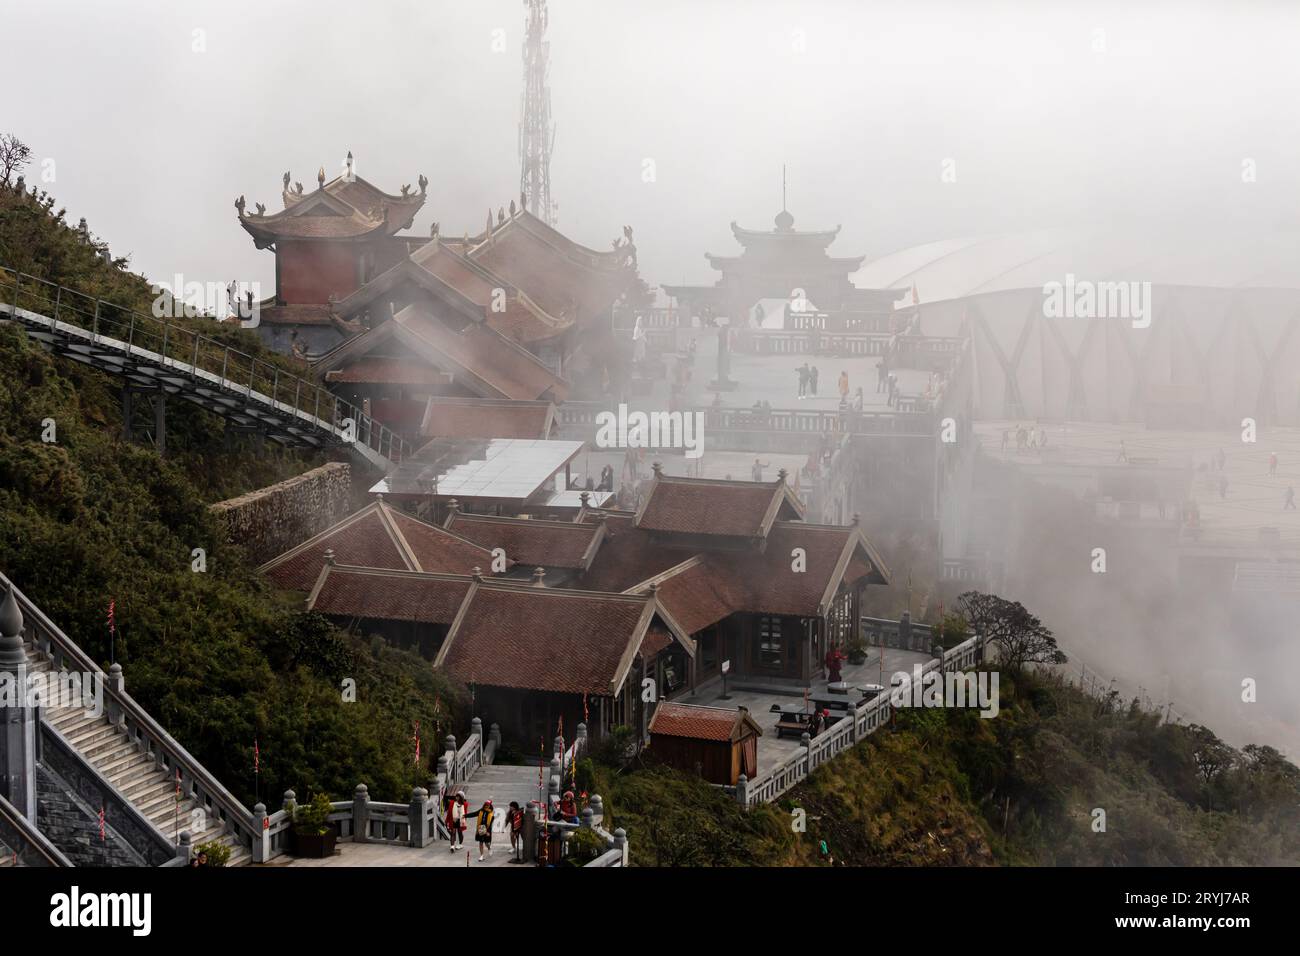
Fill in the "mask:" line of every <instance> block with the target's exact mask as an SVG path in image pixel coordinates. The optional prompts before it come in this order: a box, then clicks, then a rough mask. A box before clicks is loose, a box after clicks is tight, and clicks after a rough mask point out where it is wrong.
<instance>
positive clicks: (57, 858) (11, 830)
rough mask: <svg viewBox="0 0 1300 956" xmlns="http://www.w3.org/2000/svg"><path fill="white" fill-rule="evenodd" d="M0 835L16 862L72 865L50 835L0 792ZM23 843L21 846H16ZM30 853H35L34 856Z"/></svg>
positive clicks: (38, 864)
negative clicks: (38, 827)
mask: <svg viewBox="0 0 1300 956" xmlns="http://www.w3.org/2000/svg"><path fill="white" fill-rule="evenodd" d="M0 837H4V838H5V841H6V843H5V845H6V846H8V848H9V850H10V851H11V852H12V853H13V855H14V859H15V862H17V861H18V860H22V861H23V862H24V863H28V862H30V863H33V864H35V865H37V866H72V861H71V860H69V859H68V858H67V857H66V856H64V855H63V851H62V850H60V849H59V848H58V847H57V846H55V845H54V844H53V843H51V842H50V840H49V837H47V836H46V835H45V834H44V833H42V832H41V831H40V830H38V829H37V828H36V827H35V826H33V824H32V822H31V821H30V820H28V819H27V818H26V817H25V816H23V815H22V814H21V813H19V812H18V808H17V807H15V806H14V805H13V804H12V803H10V802H9V801H8V800H6V799H5V798H4V795H3V794H0ZM15 843H21V844H22V845H21V846H14V845H13V844H15ZM29 854H35V858H32V857H31V856H30V855H29Z"/></svg>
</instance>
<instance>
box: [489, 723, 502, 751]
mask: <svg viewBox="0 0 1300 956" xmlns="http://www.w3.org/2000/svg"><path fill="white" fill-rule="evenodd" d="M488 740H490V741H492V743H494V744H496V749H497V750H500V749H501V725H500V724H493V725H492V726H491V727H489V728H488Z"/></svg>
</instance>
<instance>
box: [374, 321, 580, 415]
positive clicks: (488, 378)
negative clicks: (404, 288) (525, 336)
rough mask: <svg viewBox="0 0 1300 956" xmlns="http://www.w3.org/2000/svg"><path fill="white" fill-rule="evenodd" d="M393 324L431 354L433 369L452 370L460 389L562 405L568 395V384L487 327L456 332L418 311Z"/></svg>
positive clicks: (415, 345) (471, 326) (411, 342)
mask: <svg viewBox="0 0 1300 956" xmlns="http://www.w3.org/2000/svg"><path fill="white" fill-rule="evenodd" d="M392 321H393V322H395V323H397V324H398V326H399V329H398V335H399V336H400V337H402V338H403V341H405V342H406V343H407V344H408V345H411V346H412V347H413V348H415V349H417V350H419V351H425V352H427V353H428V354H429V356H430V358H431V359H432V360H433V361H434V363H435V364H437V365H439V366H441V367H447V366H450V368H449V370H450V371H451V372H452V373H453V374H454V375H456V376H457V378H458V379H459V380H461V382H462V384H464V385H465V386H466V387H468V388H469V389H471V390H473V391H476V392H479V393H480V394H483V395H484V397H487V398H510V399H522V400H527V401H532V400H535V399H539V398H544V397H545V398H551V399H556V400H560V401H563V400H564V398H565V397H566V396H567V395H568V391H569V385H568V383H567V382H566V381H564V379H562V378H560V377H558V376H557V375H555V373H553V372H552V371H551V370H550V369H549V368H547V367H546V366H545V365H543V364H542V362H541V360H540V359H538V358H537V356H535V355H533V354H531V353H530V352H528V351H526V350H524V349H522V348H520V347H519V346H518V345H515V344H514V343H513V342H511V341H510V340H509V339H506V338H504V337H503V336H502V335H501V334H500V333H498V332H495V331H493V330H492V329H491V328H489V327H488V326H486V325H483V324H481V323H477V322H472V323H470V324H469V325H467V326H465V327H464V328H463V329H461V330H460V331H455V330H453V329H451V328H450V327H448V326H447V324H446V323H445V322H442V321H441V320H439V319H437V318H434V317H433V316H431V315H429V314H428V313H426V312H425V311H424V310H423V309H421V308H419V307H417V306H408V307H407V308H405V309H403V310H402V311H401V312H399V313H398V314H397V315H396V316H394V318H393V319H392ZM402 333H405V336H402Z"/></svg>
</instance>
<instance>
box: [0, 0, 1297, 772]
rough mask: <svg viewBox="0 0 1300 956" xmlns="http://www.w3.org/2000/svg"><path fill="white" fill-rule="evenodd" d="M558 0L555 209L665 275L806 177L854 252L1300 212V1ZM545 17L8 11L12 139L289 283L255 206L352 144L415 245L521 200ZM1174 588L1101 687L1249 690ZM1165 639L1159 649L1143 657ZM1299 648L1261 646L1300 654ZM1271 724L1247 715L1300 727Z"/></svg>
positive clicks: (7, 107)
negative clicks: (536, 23)
mask: <svg viewBox="0 0 1300 956" xmlns="http://www.w3.org/2000/svg"><path fill="white" fill-rule="evenodd" d="M549 6H550V29H549V33H548V38H549V40H550V44H551V46H550V57H551V72H550V89H551V98H552V114H553V118H554V121H555V126H556V142H555V150H554V154H553V157H552V161H551V180H552V196H553V198H554V199H555V201H556V202H557V203H558V207H559V208H558V221H557V225H558V226H559V228H560V229H562V230H563V231H564V232H566V233H567V234H569V235H570V236H572V237H573V238H575V239H577V240H579V241H581V242H584V243H586V244H587V245H590V246H593V247H597V248H607V247H608V246H609V243H610V242H611V241H612V240H613V239H614V238H615V237H617V236H619V235H621V232H622V228H623V226H624V225H625V224H626V225H631V226H632V227H633V228H634V229H635V235H636V244H637V251H638V259H639V265H640V272H641V275H642V276H643V278H645V279H646V281H647V282H649V283H650V284H651V285H652V286H657V285H658V284H660V283H682V282H689V283H707V282H712V281H713V279H714V278H715V277H716V273H714V272H713V271H712V270H711V269H710V268H709V267H708V264H707V263H706V261H705V259H704V253H705V252H706V251H707V252H711V253H714V254H724V255H730V254H733V253H734V252H735V251H736V248H735V245H734V240H733V238H732V236H731V234H730V231H729V229H728V224H729V223H730V222H732V221H733V220H734V221H737V222H739V223H740V224H741V225H742V226H747V227H750V228H757V229H766V228H769V227H770V224H771V222H772V217H773V216H774V215H775V214H776V213H777V212H778V211H779V210H780V209H781V205H782V171H783V167H784V169H785V176H786V190H787V197H788V198H787V201H786V202H787V205H788V208H789V210H790V211H791V212H792V213H793V215H794V216H795V221H796V228H804V229H813V228H828V227H833V226H835V225H836V224H842V225H843V231H842V232H841V234H840V236H839V238H838V239H837V241H836V243H835V244H834V245H833V246H832V248H831V254H832V255H836V256H856V255H866V256H867V257H868V259H870V258H874V257H877V256H883V255H886V254H888V253H891V252H895V251H897V250H900V249H904V248H906V247H908V246H911V245H914V244H917V243H921V242H928V241H934V240H940V239H948V238H953V237H959V236H967V235H979V234H987V233H1000V232H1014V231H1022V230H1030V229H1040V228H1045V227H1056V226H1067V227H1072V226H1079V225H1099V226H1104V227H1108V228H1112V229H1113V228H1120V229H1122V228H1126V227H1128V226H1130V225H1132V226H1134V227H1135V228H1139V227H1140V228H1143V229H1146V228H1150V227H1160V228H1162V229H1166V230H1168V229H1170V228H1171V227H1172V228H1173V229H1175V230H1178V231H1180V232H1182V233H1183V234H1184V235H1190V236H1193V237H1195V236H1197V235H1202V234H1204V235H1211V234H1215V233H1217V232H1219V231H1223V230H1228V229H1234V230H1245V231H1249V232H1254V233H1267V232H1270V231H1273V230H1285V231H1294V230H1295V229H1296V226H1297V220H1298V217H1297V197H1298V196H1300V128H1298V127H1297V125H1296V124H1295V123H1294V122H1293V115H1294V108H1295V103H1296V101H1297V93H1298V92H1300V57H1297V56H1296V55H1295V50H1294V44H1295V38H1296V37H1297V36H1300V4H1295V3H1263V2H1253V3H1240V2H1237V3H1201V4H1197V3H1191V2H1185V0H1184V2H1177V3H1172V2H1171V3H1114V4H1110V3H1094V2H1089V3H1084V2H1077V3H1071V4H1068V5H1067V4H1064V3H1050V4H1044V3H1031V2H1003V3H992V2H970V0H960V2H949V3H940V2H933V3H926V2H917V0H908V2H905V3H871V4H867V3H851V2H802V3H794V2H789V3H779V2H756V0H744V2H741V0H726V2H724V0H707V2H701V0H693V2H686V0H657V2H654V3H631V2H615V0H552V2H551V3H550V5H549ZM523 16H524V9H523V5H522V4H521V3H520V2H519V0H473V2H470V0H458V2H403V3H397V2H383V3H372V4H363V3H356V2H347V3H344V2H334V0H313V2H309V3H308V2H302V3H290V2H274V3H268V2H265V0H261V2H252V0H221V2H207V0H203V2H186V3H183V4H182V3H176V2H174V0H156V2H143V0H136V2H131V3H129V4H128V3H116V4H105V3H99V2H93V3H92V2H90V0H80V2H69V0H47V2H42V3H39V4H35V3H30V2H26V0H24V2H14V0H0V48H2V49H3V50H4V65H5V68H4V75H3V79H0V131H7V132H12V133H14V134H15V135H17V136H18V137H19V138H20V139H22V140H23V141H24V142H26V143H27V144H28V145H29V146H30V147H31V148H32V151H33V163H32V166H31V168H30V169H29V170H28V183H29V184H36V185H39V186H41V188H45V189H48V190H49V191H50V192H51V193H52V194H53V195H54V196H55V197H56V200H57V205H58V206H64V207H66V208H67V210H68V216H69V219H70V220H71V221H73V222H75V221H76V220H77V219H78V218H79V217H81V216H85V217H86V218H87V220H88V222H89V224H90V227H91V229H92V231H93V232H94V233H95V235H96V236H97V237H98V238H100V239H103V240H105V241H107V242H108V243H109V244H110V247H111V249H112V251H113V253H114V254H115V255H126V254H129V255H130V256H131V268H132V269H133V270H135V271H138V272H142V273H143V274H145V275H147V276H149V277H150V278H153V279H162V280H164V281H170V280H171V278H172V276H173V275H175V274H182V275H184V276H185V277H186V278H187V279H192V280H196V281H199V282H213V281H215V282H220V283H225V282H227V281H229V280H231V279H237V280H239V281H241V282H260V283H261V286H262V289H263V294H269V291H270V290H271V289H272V288H273V286H274V272H273V257H272V255H271V254H270V253H269V252H259V251H257V250H256V249H254V247H253V243H252V241H251V239H250V238H249V236H248V235H247V234H246V233H245V232H244V231H243V230H242V229H241V228H240V227H239V224H238V221H237V218H236V214H235V210H234V208H233V201H234V199H235V197H236V196H239V195H241V194H243V195H246V196H247V199H248V202H249V204H250V206H251V205H252V204H253V203H255V202H262V203H265V204H266V206H267V209H268V211H272V212H274V211H277V210H278V209H279V208H280V205H281V203H280V197H279V191H280V177H281V175H282V174H283V173H284V171H286V170H289V171H291V172H292V175H293V178H294V179H296V180H301V181H302V182H304V183H306V184H309V186H310V184H312V183H313V181H314V179H315V174H316V170H317V169H318V168H319V167H322V166H323V167H324V168H325V170H326V174H327V176H329V177H331V178H332V177H333V176H334V175H336V174H337V173H338V172H339V171H340V170H341V167H342V163H343V159H344V155H345V154H346V153H347V152H348V151H349V150H351V151H352V152H353V153H354V154H355V157H356V170H357V172H358V173H359V174H360V175H361V176H363V177H364V178H366V179H368V180H370V181H371V182H373V183H375V184H376V185H377V186H379V187H380V188H382V189H384V190H386V191H389V192H396V191H398V190H399V188H400V187H401V186H402V185H403V184H408V183H409V184H414V183H415V182H416V178H417V176H418V175H419V174H421V173H423V174H425V175H427V176H428V177H429V180H430V184H429V197H428V201H427V203H426V205H425V208H424V210H423V211H422V212H421V213H420V215H419V217H418V218H417V220H416V223H415V225H414V227H413V229H412V230H411V231H412V232H414V233H416V234H419V235H425V234H427V232H428V228H429V224H430V223H431V222H432V221H434V220H437V221H439V222H440V224H441V229H442V232H443V233H444V234H446V235H454V236H456V235H460V234H461V233H462V232H465V231H469V232H471V233H473V232H477V231H478V230H480V229H481V228H482V225H483V222H484V217H485V215H486V213H487V210H489V209H493V210H495V209H496V208H497V207H499V206H503V205H507V204H508V203H509V202H510V200H511V199H512V198H515V197H517V196H518V192H519V162H518V155H517V126H518V122H519V111H520V91H521V77H522V64H521V59H520V40H521V36H522V32H523ZM196 31H201V32H198V33H196ZM200 47H201V49H200ZM1247 169H1249V170H1250V175H1245V174H1244V171H1245V170H1247ZM945 171H946V172H948V174H949V175H947V176H945V175H944V173H945ZM954 174H955V175H954ZM920 293H921V295H922V297H923V298H924V295H925V289H921V290H920ZM1283 371H1284V373H1285V374H1286V375H1289V376H1290V377H1291V379H1294V378H1295V377H1296V373H1297V370H1296V369H1287V370H1283ZM1043 531H1044V534H1045V536H1056V537H1057V542H1058V543H1059V537H1060V536H1061V535H1062V534H1063V531H1062V529H1061V528H1059V527H1052V526H1050V521H1049V523H1048V524H1047V525H1045V526H1044V528H1043ZM1037 543H1038V544H1042V545H1044V546H1045V545H1046V544H1048V543H1052V542H1049V541H1047V540H1046V539H1044V540H1043V541H1039V542H1037ZM1031 544H1032V542H1031ZM1022 549H1023V550H1024V551H1026V552H1031V551H1032V547H1031V546H1030V545H1022ZM1054 553H1055V552H1054ZM1057 556H1058V557H1059V554H1057ZM1059 585H1060V582H1059V581H1058V587H1059ZM1159 586H1161V585H1160V584H1159V582H1158V581H1155V580H1154V579H1153V580H1152V581H1151V582H1148V581H1147V580H1146V579H1145V578H1144V577H1142V576H1141V575H1140V574H1137V573H1136V572H1135V577H1134V578H1133V579H1132V580H1131V581H1130V586H1129V587H1127V588H1126V589H1125V591H1124V595H1123V597H1122V598H1119V599H1116V598H1113V597H1112V598H1111V600H1112V602H1118V603H1113V604H1112V605H1111V606H1109V607H1108V612H1107V616H1106V621H1107V623H1108V625H1112V624H1114V628H1113V629H1110V628H1108V629H1107V631H1106V633H1105V634H1094V635H1093V636H1092V638H1091V639H1090V640H1091V643H1090V645H1089V648H1090V649H1089V654H1088V656H1089V658H1090V659H1095V658H1096V657H1098V656H1102V657H1104V656H1105V655H1106V652H1105V651H1104V650H1099V649H1100V648H1102V647H1104V646H1105V644H1104V642H1105V641H1108V640H1110V641H1113V645H1112V650H1116V651H1118V650H1121V649H1122V650H1124V652H1125V653H1124V654H1123V655H1121V656H1115V657H1113V658H1112V660H1111V662H1112V663H1114V665H1115V666H1114V667H1113V668H1112V669H1111V672H1110V674H1108V675H1107V676H1108V677H1109V676H1122V675H1121V670H1122V668H1124V667H1126V666H1130V665H1131V666H1132V667H1135V668H1139V669H1140V670H1141V671H1142V674H1140V675H1139V676H1138V677H1137V678H1135V679H1133V680H1132V681H1131V683H1132V684H1133V685H1136V684H1138V683H1139V682H1142V681H1146V684H1145V687H1146V689H1147V690H1148V692H1151V691H1152V685H1151V683H1150V680H1151V677H1152V675H1153V674H1158V673H1159V672H1160V671H1161V670H1162V669H1164V670H1171V671H1172V672H1173V673H1172V676H1171V680H1172V681H1174V682H1175V687H1174V688H1173V690H1172V691H1171V693H1173V694H1174V695H1178V699H1179V700H1182V699H1183V698H1182V696H1181V695H1184V694H1188V693H1202V692H1203V691H1204V685H1202V686H1200V687H1196V686H1191V685H1192V683H1194V682H1193V680H1192V678H1191V677H1189V676H1188V668H1187V666H1186V665H1185V663H1180V664H1179V666H1177V667H1173V668H1167V667H1164V663H1163V661H1164V660H1169V659H1172V658H1176V657H1178V656H1180V655H1185V650H1186V644H1187V642H1191V641H1199V642H1200V644H1199V646H1200V647H1202V648H1205V649H1206V651H1205V658H1206V662H1205V665H1204V668H1203V670H1202V671H1200V673H1203V674H1216V675H1219V676H1220V677H1223V679H1224V680H1225V681H1226V682H1227V683H1226V684H1224V685H1222V686H1228V685H1232V686H1235V685H1236V682H1237V681H1238V679H1239V678H1238V675H1237V673H1236V670H1234V669H1233V668H1234V662H1233V660H1232V656H1233V654H1232V648H1231V647H1230V646H1227V642H1226V641H1225V638H1224V636H1223V634H1222V633H1221V632H1220V631H1219V630H1218V628H1219V627H1220V626H1221V624H1222V621H1221V620H1219V621H1216V622H1215V623H1214V624H1210V623H1207V621H1206V618H1205V616H1204V614H1203V613H1202V611H1203V610H1204V609H1193V610H1191V611H1190V612H1188V613H1186V614H1183V613H1178V614H1176V615H1175V614H1173V612H1171V610H1170V606H1169V604H1168V602H1167V599H1166V598H1165V597H1161V596H1157V597H1154V598H1153V597H1151V594H1152V593H1153V591H1152V590H1151V589H1154V588H1156V587H1159ZM1018 587H1023V588H1025V589H1026V590H1025V591H1024V592H1023V593H1021V592H1017V593H1016V594H1015V595H1014V596H1015V597H1017V598H1020V599H1022V600H1024V601H1025V603H1026V604H1028V605H1030V606H1031V609H1033V610H1036V611H1038V612H1039V613H1041V614H1042V616H1043V617H1044V619H1045V620H1046V621H1047V623H1048V624H1049V625H1051V626H1053V627H1055V628H1056V629H1057V630H1058V632H1059V633H1060V634H1061V635H1062V636H1063V638H1064V639H1065V642H1066V645H1067V649H1069V646H1070V643H1071V641H1072V640H1073V641H1077V640H1078V637H1077V636H1076V635H1077V634H1078V633H1079V632H1080V631H1082V630H1084V629H1086V628H1087V627H1088V626H1089V623H1090V621H1091V619H1092V613H1093V608H1092V607H1090V606H1089V604H1088V603H1087V602H1086V601H1084V600H1082V597H1083V596H1086V594H1087V592H1085V591H1081V590H1078V589H1076V587H1075V585H1074V584H1073V583H1072V584H1069V585H1067V586H1065V587H1060V588H1059V590H1057V591H1054V592H1053V593H1051V594H1048V593H1046V592H1043V593H1041V594H1040V593H1038V591H1037V590H1036V589H1039V590H1041V589H1043V588H1048V589H1050V588H1051V587H1052V586H1051V585H1050V584H1044V583H1043V582H1042V581H1041V580H1037V581H1034V580H1028V579H1023V580H1021V581H1019V582H1018ZM1040 597H1041V603H1040V604H1039V606H1035V601H1036V599H1037V598H1040ZM1052 612H1055V613H1057V614H1058V615H1060V616H1059V617H1058V618H1056V619H1053V618H1052ZM1124 620H1129V621H1132V622H1134V625H1135V626H1134V627H1133V628H1132V629H1129V630H1126V629H1125V628H1124V627H1123V626H1122V625H1119V624H1115V622H1116V621H1124ZM1172 632H1177V634H1176V635H1175V636H1177V637H1178V638H1179V641H1173V640H1168V638H1169V637H1170V635H1171V633H1172ZM1211 632H1213V633H1211ZM1143 635H1152V636H1159V637H1160V638H1161V641H1162V642H1161V643H1160V644H1159V645H1158V648H1157V649H1154V650H1150V651H1148V652H1136V651H1134V650H1133V648H1134V646H1135V644H1137V643H1138V642H1140V641H1141V639H1142V636H1143ZM1180 641H1181V642H1182V643H1180ZM1294 656H1295V655H1294V653H1293V652H1290V651H1284V650H1283V649H1281V648H1280V646H1279V645H1277V644H1276V643H1274V644H1270V647H1269V651H1268V653H1267V654H1265V655H1262V656H1257V657H1256V658H1254V660H1255V661H1256V662H1257V663H1259V664H1260V666H1261V667H1264V668H1267V669H1272V670H1273V671H1274V672H1280V671H1282V670H1287V671H1289V672H1290V673H1295V672H1296V668H1295V667H1294V666H1293V665H1295V664H1298V663H1300V661H1296V660H1293V659H1290V658H1293V657H1294ZM1195 659H1196V658H1195V657H1194V656H1192V655H1186V656H1183V658H1182V660H1183V661H1186V660H1195ZM1225 674H1226V676H1224V675H1225ZM1253 676H1260V675H1259V674H1254V675H1253ZM1215 679H1216V680H1217V679H1218V678H1217V677H1216V678H1215ZM1180 682H1181V683H1180ZM1220 690H1222V687H1220ZM1157 693H1158V690H1157V691H1156V692H1153V693H1152V696H1156V694H1157ZM1205 709H1206V711H1207V712H1208V713H1209V716H1213V717H1223V718H1224V719H1227V720H1229V721H1232V720H1233V719H1234V713H1235V712H1234V710H1233V708H1231V707H1228V706H1226V705H1224V706H1217V707H1207V708H1205ZM1280 715H1281V716H1285V717H1286V719H1288V720H1290V719H1291V718H1292V717H1294V713H1293V708H1292V709H1291V710H1286V711H1285V712H1284V711H1281V710H1278V709H1274V710H1273V711H1271V713H1270V718H1269V721H1276V720H1277V719H1280ZM1269 721H1255V722H1253V723H1251V724H1250V726H1249V727H1246V728H1245V730H1246V731H1248V732H1250V733H1255V732H1259V733H1260V734H1262V735H1263V736H1265V737H1267V738H1269V739H1268V740H1267V741H1266V742H1270V743H1278V744H1283V745H1285V744H1287V743H1288V742H1292V741H1294V740H1295V739H1297V738H1296V736H1295V735H1294V728H1293V727H1292V728H1290V729H1288V730H1285V731H1283V730H1278V729H1277V728H1278V725H1277V724H1276V723H1275V722H1272V723H1271V722H1269ZM1242 729H1243V725H1241V724H1236V725H1234V727H1233V728H1230V730H1229V732H1227V733H1225V736H1229V737H1235V738H1240V737H1241V736H1242V733H1241V732H1240V731H1242ZM1289 749H1291V750H1292V751H1294V747H1291V748H1289Z"/></svg>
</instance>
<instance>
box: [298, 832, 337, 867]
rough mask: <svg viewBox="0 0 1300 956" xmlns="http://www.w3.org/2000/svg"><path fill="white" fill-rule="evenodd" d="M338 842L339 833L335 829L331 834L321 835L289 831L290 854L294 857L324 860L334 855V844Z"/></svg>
mask: <svg viewBox="0 0 1300 956" xmlns="http://www.w3.org/2000/svg"><path fill="white" fill-rule="evenodd" d="M337 841H338V833H337V832H336V831H335V829H334V828H333V827H330V828H329V832H327V833H321V834H315V835H311V834H303V833H295V832H294V831H293V830H290V831H289V848H290V849H289V852H290V853H292V854H293V855H294V856H302V857H308V858H310V859H314V860H323V859H324V858H325V857H327V856H333V855H334V844H335V843H336V842H337Z"/></svg>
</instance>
